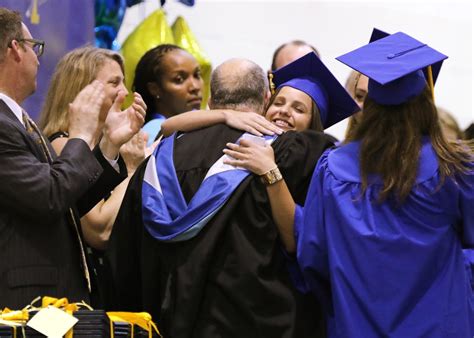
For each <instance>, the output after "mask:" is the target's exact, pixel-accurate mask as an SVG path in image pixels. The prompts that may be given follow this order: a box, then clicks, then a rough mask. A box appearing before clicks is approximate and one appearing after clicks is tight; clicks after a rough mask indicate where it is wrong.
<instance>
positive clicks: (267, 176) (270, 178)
mask: <svg viewBox="0 0 474 338" xmlns="http://www.w3.org/2000/svg"><path fill="white" fill-rule="evenodd" d="M282 179H283V176H282V175H281V172H280V169H278V167H277V166H275V167H274V168H273V169H270V170H268V171H267V172H265V173H263V174H262V175H260V180H261V181H262V183H263V184H265V185H267V186H268V185H272V184H275V183H277V182H279V181H281V180H282Z"/></svg>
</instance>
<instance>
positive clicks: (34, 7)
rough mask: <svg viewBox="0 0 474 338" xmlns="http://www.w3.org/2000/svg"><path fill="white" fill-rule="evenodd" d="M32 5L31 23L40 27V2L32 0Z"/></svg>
mask: <svg viewBox="0 0 474 338" xmlns="http://www.w3.org/2000/svg"><path fill="white" fill-rule="evenodd" d="M32 1H33V2H32V3H31V18H30V21H31V23H32V24H33V25H38V24H39V23H40V16H39V14H38V0H32Z"/></svg>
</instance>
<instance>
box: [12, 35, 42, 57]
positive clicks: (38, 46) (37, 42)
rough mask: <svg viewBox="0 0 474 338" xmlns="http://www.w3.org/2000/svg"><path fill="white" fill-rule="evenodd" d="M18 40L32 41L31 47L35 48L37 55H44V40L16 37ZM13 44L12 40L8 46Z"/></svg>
mask: <svg viewBox="0 0 474 338" xmlns="http://www.w3.org/2000/svg"><path fill="white" fill-rule="evenodd" d="M16 41H18V42H20V43H21V42H29V43H31V49H33V52H35V54H36V56H37V57H40V56H41V55H43V52H44V41H42V40H36V39H23V38H21V39H16ZM11 46H12V43H11V41H10V43H9V44H8V47H11Z"/></svg>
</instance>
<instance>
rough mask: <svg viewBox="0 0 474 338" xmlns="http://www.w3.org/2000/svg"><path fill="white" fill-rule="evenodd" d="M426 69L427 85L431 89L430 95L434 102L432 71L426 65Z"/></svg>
mask: <svg viewBox="0 0 474 338" xmlns="http://www.w3.org/2000/svg"><path fill="white" fill-rule="evenodd" d="M426 71H427V73H428V85H429V86H430V89H431V97H432V98H433V102H434V99H435V97H434V81H433V72H432V70H431V66H428V67H427V68H426Z"/></svg>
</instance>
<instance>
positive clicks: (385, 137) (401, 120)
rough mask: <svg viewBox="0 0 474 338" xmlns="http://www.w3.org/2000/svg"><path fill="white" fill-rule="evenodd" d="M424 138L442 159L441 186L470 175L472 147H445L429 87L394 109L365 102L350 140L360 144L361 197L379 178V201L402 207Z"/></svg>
mask: <svg viewBox="0 0 474 338" xmlns="http://www.w3.org/2000/svg"><path fill="white" fill-rule="evenodd" d="M423 136H428V137H429V138H430V140H431V144H432V146H433V149H434V151H435V153H436V155H437V157H438V164H439V174H440V178H441V181H440V184H442V182H443V181H444V179H445V178H446V177H448V176H455V174H456V173H458V172H466V171H468V167H467V165H468V163H469V162H471V161H473V148H472V144H469V145H468V144H465V143H460V142H458V143H448V142H447V140H446V138H445V137H444V136H443V133H442V132H441V127H440V124H439V120H438V113H437V110H436V107H435V105H434V103H433V99H432V97H431V91H430V90H429V89H428V87H426V88H425V90H424V91H423V92H422V93H421V94H420V95H418V96H417V97H415V98H413V99H411V100H410V101H408V102H406V103H403V104H401V105H396V106H386V105H380V104H377V103H376V102H375V101H373V100H372V99H370V98H369V97H367V98H366V99H365V101H364V113H363V114H362V119H361V121H360V122H359V124H358V125H357V127H356V129H355V130H354V133H353V134H352V135H350V137H349V138H348V139H347V140H346V142H350V141H356V140H359V141H360V154H359V159H360V171H361V176H362V192H363V193H364V192H365V191H366V189H367V186H368V185H369V183H368V176H369V174H378V175H380V176H381V178H382V180H383V188H382V189H381V191H380V194H379V201H380V202H382V201H384V200H385V199H386V198H387V197H389V196H390V197H394V198H395V199H396V200H397V201H399V202H403V201H404V200H405V198H406V197H407V196H408V195H409V193H410V191H411V189H412V188H413V185H414V184H415V179H416V176H417V169H418V162H419V155H420V149H421V145H422V137H423Z"/></svg>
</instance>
